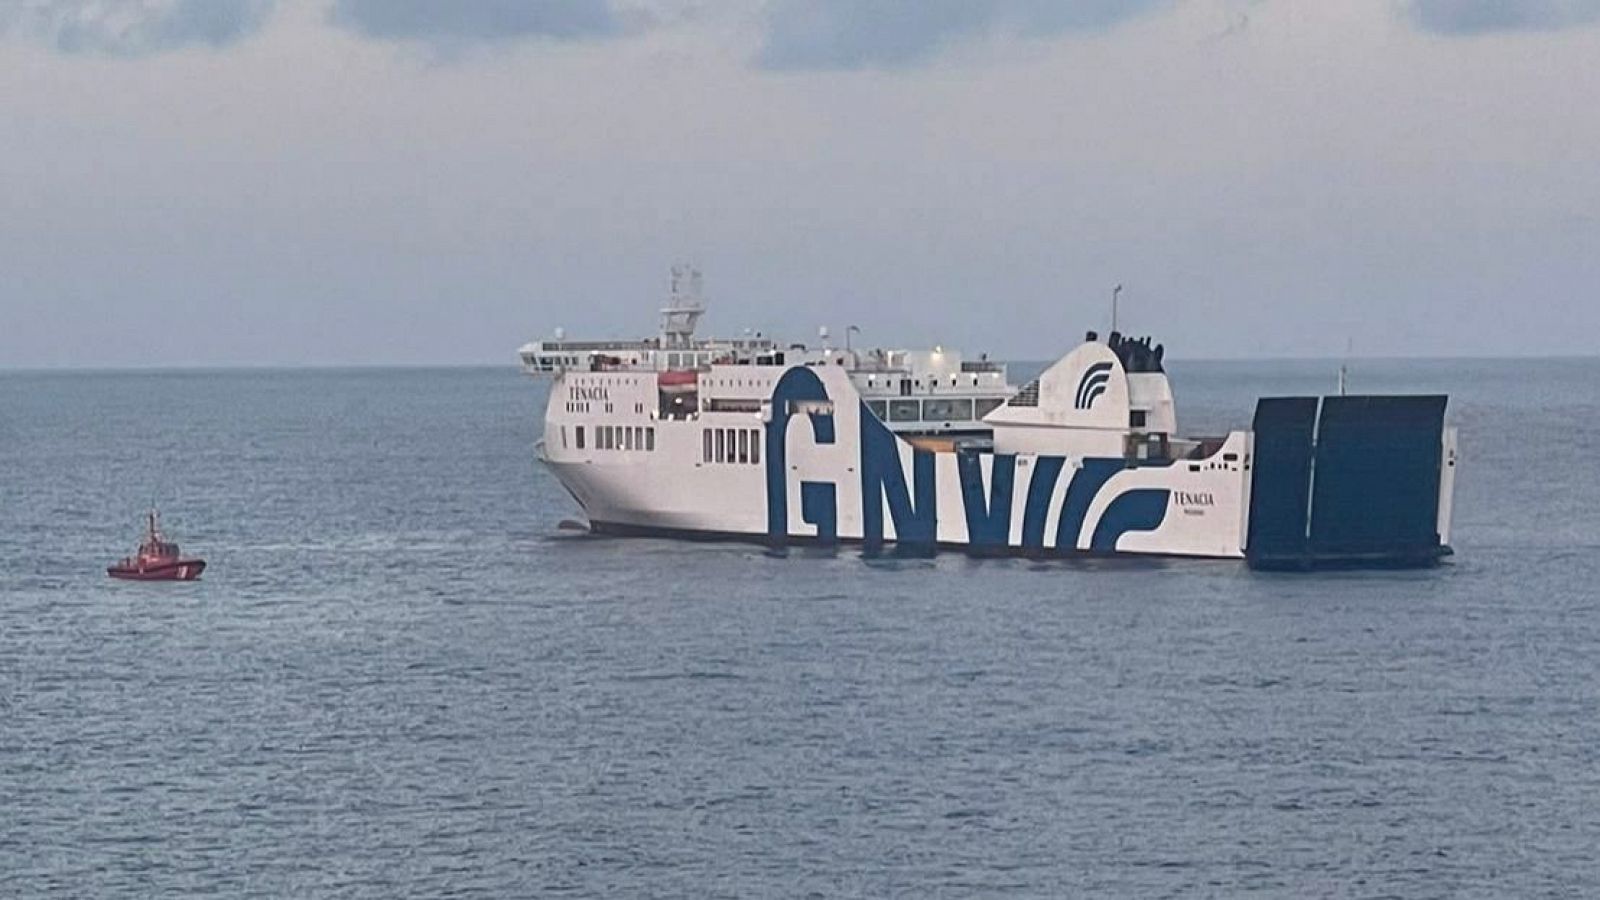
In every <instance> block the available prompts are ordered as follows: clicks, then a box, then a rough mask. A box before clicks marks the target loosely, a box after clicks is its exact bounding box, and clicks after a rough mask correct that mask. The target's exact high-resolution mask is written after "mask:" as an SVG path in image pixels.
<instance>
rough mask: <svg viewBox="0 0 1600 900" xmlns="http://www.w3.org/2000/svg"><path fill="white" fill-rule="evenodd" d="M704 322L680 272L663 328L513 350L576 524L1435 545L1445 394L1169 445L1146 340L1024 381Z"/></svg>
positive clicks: (1365, 547) (907, 541)
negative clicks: (724, 330) (545, 383)
mask: <svg viewBox="0 0 1600 900" xmlns="http://www.w3.org/2000/svg"><path fill="white" fill-rule="evenodd" d="M703 311H704V304H703V301H701V300H699V275H698V273H694V272H693V271H692V270H685V269H679V270H676V271H675V272H674V277H673V293H672V299H671V301H670V302H669V303H668V305H667V306H666V307H665V308H664V309H663V310H662V327H661V331H660V333H659V334H658V335H657V336H655V337H652V338H648V339H645V340H642V341H637V342H570V341H566V340H565V339H564V338H563V337H561V336H558V337H557V339H555V340H553V341H545V342H536V343H533V344H529V345H527V346H525V347H523V348H522V350H521V351H520V354H519V355H520V357H521V359H522V363H523V368H524V370H526V371H528V372H530V373H532V374H537V375H540V376H548V377H550V378H551V379H552V386H551V393H550V400H549V403H548V406H547V408H546V412H545V428H544V437H543V439H542V440H541V441H540V442H539V443H538V445H537V447H536V452H537V455H538V457H539V459H540V460H541V461H542V462H543V463H544V464H545V466H547V467H548V468H549V469H550V471H551V472H553V473H554V475H555V477H556V478H557V479H558V480H559V481H560V482H561V484H562V486H563V487H565V488H566V490H567V492H568V493H569V494H570V495H571V496H572V497H573V499H574V500H575V501H576V503H577V504H578V506H579V507H580V508H581V509H582V510H583V512H584V514H585V516H586V518H587V521H588V527H589V529H590V530H591V531H593V532H596V533H600V534H614V535H653V536H667V537H683V538H696V539H727V540H749V541H760V542H763V543H767V544H770V545H772V546H775V547H783V546H787V545H792V544H822V545H834V544H840V543H848V544H859V545H861V546H862V547H863V548H864V549H865V550H866V551H867V552H883V551H892V552H896V553H913V554H921V553H932V552H937V551H938V550H941V549H948V550H960V551H964V552H968V553H973V554H980V555H995V554H1017V555H1028V556H1154V557H1193V558H1210V559H1225V560H1243V561H1245V562H1247V563H1248V564H1249V565H1250V566H1252V567H1254V568H1258V569H1285V570H1307V569H1317V568H1324V567H1419V566H1430V565H1434V564H1436V563H1437V562H1439V561H1440V560H1441V559H1443V558H1445V557H1447V556H1449V555H1450V554H1451V548H1450V520H1451V507H1452V498H1453V494H1454V481H1455V464H1456V447H1457V437H1456V432H1455V429H1454V428H1452V427H1448V426H1447V425H1446V424H1445V410H1446V405H1447V398H1446V397H1445V396H1443V395H1381V396H1380V395H1364V396H1348V395H1342V394H1341V395H1334V396H1325V397H1268V398H1262V399H1260V400H1258V402H1257V405H1256V410H1255V416H1254V421H1253V424H1252V427H1251V428H1250V429H1249V430H1235V431H1232V432H1229V433H1228V434H1225V435H1216V436H1184V435H1183V434H1182V433H1181V432H1180V431H1179V429H1178V424H1177V416H1176V408H1175V402H1174V396H1173V392H1172V388H1171V385H1170V383H1169V381H1168V377H1167V373H1166V370H1165V365H1164V361H1165V349H1164V347H1162V346H1161V345H1157V344H1153V342H1152V341H1151V339H1150V338H1147V337H1144V338H1133V337H1128V336H1124V335H1122V334H1120V333H1118V332H1117V331H1115V330H1113V331H1112V332H1111V333H1109V334H1107V335H1106V336H1105V338H1104V339H1102V338H1101V337H1100V336H1099V335H1098V334H1097V333H1095V332H1093V331H1091V332H1088V333H1087V334H1086V336H1085V339H1084V341H1083V342H1082V343H1081V344H1079V345H1078V346H1077V347H1076V348H1074V349H1072V350H1071V351H1069V352H1068V353H1066V354H1065V355H1064V356H1062V357H1061V358H1060V359H1059V360H1057V361H1056V362H1055V363H1054V364H1053V365H1051V366H1050V367H1048V368H1047V369H1046V370H1045V371H1044V372H1043V373H1042V374H1041V375H1040V376H1039V377H1038V378H1036V379H1034V380H1032V381H1030V382H1028V383H1027V384H1024V385H1022V386H1020V387H1018V386H1013V385H1011V384H1009V383H1008V381H1007V377H1006V369H1005V367H1004V366H1003V365H999V364H996V363H992V362H990V361H989V360H987V359H986V358H980V359H979V360H978V361H977V362H976V363H972V362H967V361H964V360H963V359H962V358H961V356H960V354H959V353H957V352H955V351H954V350H946V349H944V348H941V347H936V348H934V349H933V350H931V351H908V350H873V351H868V352H866V353H862V352H859V351H856V350H854V349H850V348H846V349H843V350H838V349H833V348H831V347H828V346H827V345H826V344H824V345H823V346H822V347H816V348H808V347H805V346H803V345H800V344H789V345H783V344H781V343H780V342H777V341H774V340H772V339H769V338H766V337H762V336H759V335H755V336H750V337H747V338H745V339H743V340H737V341H733V340H714V339H697V338H695V337H694V331H695V325H696V323H697V322H698V319H699V317H700V315H701V314H702V313H703ZM847 334H849V332H847Z"/></svg>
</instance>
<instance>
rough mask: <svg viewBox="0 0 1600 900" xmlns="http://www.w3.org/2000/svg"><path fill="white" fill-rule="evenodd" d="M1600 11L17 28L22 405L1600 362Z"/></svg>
mask: <svg viewBox="0 0 1600 900" xmlns="http://www.w3.org/2000/svg"><path fill="white" fill-rule="evenodd" d="M1596 98H1600V0H1499V2H1489V0H1483V2H1474V0H1409V2H1405V0H1341V2H1327V3H1324V2H1309V0H1281V2H1280V0H1258V2H1250V0H1121V2H1117V0H1075V2H1067V0H987V2H985V0H610V2H606V0H449V2H443V0H440V2H428V0H304V2H302V0H276V2H274V0H129V2H113V0H0V196H3V198H4V205H3V207H0V367H18V366H23V367H28V366H120V365H196V364H199V365H215V364H224V365H225V364H301V363H309V364H327V363H363V364H364V363H439V362H462V363H511V362H513V361H514V356H513V354H514V351H515V348H516V347H517V346H518V345H519V344H520V343H522V342H523V341H524V340H527V339H529V338H532V337H539V336H546V335H548V334H549V333H550V332H551V330H552V329H553V328H555V327H556V326H563V327H565V329H566V331H567V334H568V335H569V336H616V337H635V336H640V335H643V334H647V333H651V332H653V330H654V327H655V309H656V307H657V306H659V304H660V302H661V300H662V298H663V296H664V294H665V290H666V280H667V270H668V267H669V266H670V265H671V264H672V263H673V262H674V261H676V260H688V261H692V262H695V263H698V264H699V266H700V267H701V268H702V269H703V270H704V272H705V279H706V293H707V296H708V299H709V300H710V303H711V311H710V313H709V314H708V316H707V318H706V322H705V325H706V328H705V329H704V330H706V331H712V332H717V333H723V334H729V333H736V332H741V331H743V330H744V329H745V328H756V329H761V330H764V331H767V332H769V333H778V334H782V335H793V336H795V337H796V338H797V339H801V340H804V339H807V338H810V337H812V336H814V335H815V334H816V328H817V326H818V325H822V324H827V325H830V326H832V327H833V329H834V330H835V333H836V334H837V333H840V332H842V330H843V328H844V327H845V326H846V325H848V324H856V325H859V326H860V327H861V328H862V329H863V334H864V340H865V341H866V342H869V343H884V344H889V345H921V344H932V343H935V342H942V343H945V344H954V345H957V346H960V347H962V348H965V349H967V350H969V351H972V352H976V351H978V350H988V351H990V352H991V353H994V354H997V355H1000V356H1004V357H1009V358H1025V359H1041V358H1046V357H1053V356H1054V355H1055V354H1057V353H1058V352H1060V351H1062V350H1064V349H1066V348H1068V347H1070V346H1071V345H1072V344H1073V343H1074V342H1075V341H1076V340H1077V339H1079V338H1080V337H1081V335H1082V332H1083V330H1084V329H1085V328H1087V327H1093V326H1099V327H1104V324H1105V321H1106V319H1107V316H1108V305H1109V304H1108V297H1109V294H1110V289H1111V286H1112V285H1114V284H1117V283H1119V282H1120V283H1122V284H1123V285H1125V290H1124V292H1123V295H1122V296H1123V316H1124V321H1125V322H1126V323H1127V325H1128V326H1129V329H1128V330H1133V331H1138V332H1150V333H1153V334H1155V335H1156V336H1157V337H1158V339H1160V340H1162V341H1164V342H1165V343H1166V344H1167V346H1168V348H1169V350H1170V351H1171V352H1172V353H1173V355H1175V356H1182V357H1240V356H1338V355H1339V354H1341V353H1342V352H1343V350H1344V347H1345V343H1346V341H1347V340H1353V341H1354V344H1355V348H1356V353H1357V354H1358V355H1394V354H1400V353H1422V354H1427V355H1522V354H1545V353H1561V354H1594V353H1597V352H1600V112H1597V111H1596V108H1597V101H1596Z"/></svg>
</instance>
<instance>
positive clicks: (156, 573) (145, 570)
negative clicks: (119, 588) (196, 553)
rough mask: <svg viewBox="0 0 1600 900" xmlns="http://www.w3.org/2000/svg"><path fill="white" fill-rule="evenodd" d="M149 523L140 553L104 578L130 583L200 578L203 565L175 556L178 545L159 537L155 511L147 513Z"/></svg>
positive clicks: (126, 558)
mask: <svg viewBox="0 0 1600 900" xmlns="http://www.w3.org/2000/svg"><path fill="white" fill-rule="evenodd" d="M148 522H149V524H148V530H147V531H146V532H145V536H144V540H143V541H142V542H141V543H140V544H139V552H138V553H137V554H135V555H134V556H127V557H124V558H123V559H121V560H120V561H118V562H117V563H116V564H115V565H113V566H110V567H108V568H107V569H106V574H107V575H110V576H111V577H112V578H126V579H129V580H132V581H194V580H195V579H197V578H199V577H200V573H201V572H204V571H205V568H206V561H205V560H203V559H193V558H187V559H186V558H184V557H183V556H182V555H181V554H180V553H179V552H178V545H177V544H174V543H172V542H170V541H168V540H167V539H166V538H165V537H164V536H163V535H162V534H161V526H160V525H159V524H158V521H157V513H156V511H155V510H151V511H150V514H149V517H148Z"/></svg>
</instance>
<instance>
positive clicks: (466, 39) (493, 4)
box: [332, 0, 621, 47]
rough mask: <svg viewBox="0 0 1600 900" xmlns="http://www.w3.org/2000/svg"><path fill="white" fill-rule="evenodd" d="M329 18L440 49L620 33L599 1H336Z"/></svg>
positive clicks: (372, 33)
mask: <svg viewBox="0 0 1600 900" xmlns="http://www.w3.org/2000/svg"><path fill="white" fill-rule="evenodd" d="M332 19H333V21H334V22H335V23H336V24H338V25H341V26H343V27H345V28H348V29H350V30H352V31H355V32H356V33H358V34H361V35H363V36H366V37H369V38H377V39H380V40H390V41H419V42H423V43H428V44H433V45H435V46H440V47H450V46H460V45H464V44H474V43H497V42H505V41H514V40H519V39H523V38H551V39H556V40H580V39H584V38H601V37H611V36H613V35H616V34H618V33H619V32H620V31H621V29H620V27H619V24H618V22H617V19H616V17H615V16H614V15H613V14H612V11H611V7H610V6H609V4H607V3H606V2H605V0H336V2H335V4H334V6H333V12H332Z"/></svg>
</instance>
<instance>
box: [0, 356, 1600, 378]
mask: <svg viewBox="0 0 1600 900" xmlns="http://www.w3.org/2000/svg"><path fill="white" fill-rule="evenodd" d="M990 356H991V359H992V358H993V354H991V355H990ZM1060 358H1061V357H1056V359H1060ZM1167 359H1168V361H1169V362H1177V363H1252V362H1261V363H1282V362H1332V363H1340V362H1355V361H1361V360H1365V361H1369V362H1400V361H1411V362H1418V361H1426V362H1517V361H1528V360H1548V361H1551V362H1557V361H1582V360H1596V359H1600V352H1595V353H1506V354H1494V355H1479V354H1462V355H1450V354H1423V355H1413V356H1391V355H1382V354H1380V355H1368V356H1170V357H1168V358H1167ZM999 361H1000V362H1003V363H1005V364H1006V365H1025V364H1036V363H1043V364H1045V365H1049V364H1050V363H1051V362H1053V361H1054V360H1051V359H1021V358H1017V359H1001V360H999ZM468 369H477V370H487V369H506V370H508V371H511V372H515V373H517V374H522V372H521V371H520V368H519V367H518V366H517V364H515V363H491V362H289V363H249V362H247V363H221V364H217V363H177V364H172V365H165V364H158V365H143V364H137V363H136V364H131V365H117V366H84V365H74V364H67V365H35V366H0V375H50V374H57V375H68V374H79V375H95V374H105V375H114V374H133V375H158V374H201V373H207V372H212V373H225V372H226V373H232V372H379V371H428V370H434V371H439V370H468Z"/></svg>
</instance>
